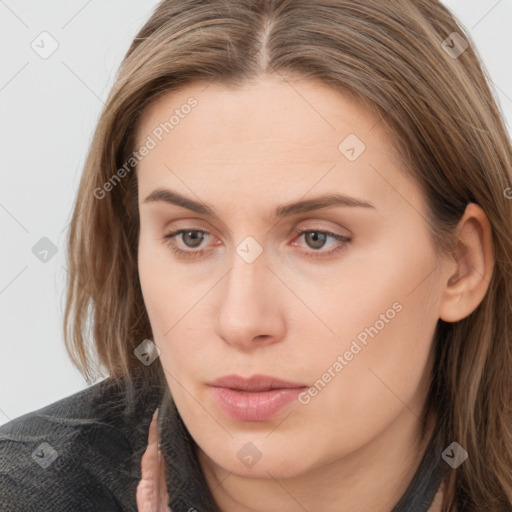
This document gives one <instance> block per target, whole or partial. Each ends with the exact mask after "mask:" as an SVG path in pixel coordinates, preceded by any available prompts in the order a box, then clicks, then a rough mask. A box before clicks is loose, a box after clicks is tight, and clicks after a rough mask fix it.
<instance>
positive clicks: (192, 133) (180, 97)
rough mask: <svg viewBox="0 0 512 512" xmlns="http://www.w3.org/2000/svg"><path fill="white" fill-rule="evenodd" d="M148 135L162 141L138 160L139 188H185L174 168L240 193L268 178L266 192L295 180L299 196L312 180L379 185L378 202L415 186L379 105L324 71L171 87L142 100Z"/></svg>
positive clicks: (139, 137) (142, 129) (292, 185)
mask: <svg viewBox="0 0 512 512" xmlns="http://www.w3.org/2000/svg"><path fill="white" fill-rule="evenodd" d="M190 105H194V106H193V107H190ZM155 133H156V135H155ZM148 137H151V138H152V139H153V140H154V141H155V143H156V144H155V146H154V148H153V149H151V151H150V152H149V154H148V155H147V156H145V157H144V159H143V161H141V162H140V163H139V165H138V169H137V172H138V175H139V178H140V180H139V183H140V185H139V186H140V189H142V193H144V192H147V193H149V191H150V188H151V187H152V186H153V185H154V184H155V183H157V182H158V184H159V185H166V184H169V185H171V184H176V185H177V186H178V187H179V188H181V189H182V190H186V189H184V188H183V184H179V183H176V181H177V179H176V176H177V175H180V176H182V177H186V181H187V183H188V184H189V185H190V187H193V189H194V190H195V191H199V190H204V191H207V192H208V193H211V192H212V191H214V190H219V189H220V188H221V187H223V186H226V187H228V186H229V187H231V189H232V187H233V186H236V187H237V190H238V192H239V193H240V194H241V196H240V197H242V195H243V194H244V193H246V194H247V195H248V196H250V195H251V193H252V194H253V195H254V191H255V186H256V187H261V184H262V183H265V184H267V186H268V189H269V192H268V193H269V194H271V193H272V191H280V192H282V191H283V189H289V190H293V192H294V194H293V195H294V197H296V196H297V195H304V194H306V193H307V192H308V190H309V189H312V188H317V190H318V192H325V191H326V190H327V189H329V190H331V189H337V190H339V191H342V192H346V193H350V192H352V193H355V194H356V195H359V196H361V195H363V194H366V196H375V195H380V202H389V201H393V200H394V201H396V199H397V198H396V194H397V190H396V187H401V188H402V190H403V193H413V194H414V193H415V192H414V191H412V190H410V188H411V186H412V187H414V184H413V183H405V182H404V180H406V179H407V178H406V175H405V173H402V172H399V168H398V158H396V156H397V155H396V146H395V144H394V141H395V139H394V134H393V132H392V131H391V130H389V129H388V128H387V127H386V125H385V124H384V123H383V122H382V119H381V118H380V116H379V115H378V113H377V112H376V111H374V110H370V109H369V108H368V106H367V105H366V104H365V103H363V102H362V101H361V100H357V99H356V98H355V96H354V95H352V94H347V93H341V92H340V91H337V90H335V89H333V88H331V87H329V86H327V85H325V84H323V83H320V82H318V81H311V80H304V79H296V80H293V81H292V80H285V79H282V78H279V77H262V78H259V79H257V80H254V81H251V82H247V83H245V84H244V85H242V86H237V87H228V86H225V85H223V84H220V83H216V82H213V83H210V84H207V83H193V84H189V85H187V86H184V87H182V88H180V89H178V90H175V91H167V92H166V93H164V94H162V95H161V96H160V97H158V98H157V99H156V101H154V102H152V104H151V105H150V106H149V107H147V108H146V109H145V110H144V112H143V115H142V116H141V118H140V121H139V124H138V130H137V133H136V141H137V142H136V144H137V147H140V146H141V145H143V144H144V141H145V140H147V138H148ZM160 139H161V140H160ZM354 156H355V157H356V158H354ZM170 169H173V170H174V171H175V173H171V172H169V171H170ZM331 171H333V172H331ZM172 174H174V176H173V175H172ZM205 179H206V181H205ZM386 182H387V183H388V185H387V188H386ZM317 183H318V187H317V186H316V185H315V184H317ZM390 184H391V187H390ZM393 184H394V185H393ZM320 188H321V189H322V190H320ZM393 188H395V190H393ZM406 189H409V190H408V191H406ZM317 190H315V191H317ZM142 193H141V195H142ZM276 193H277V192H276ZM416 193H417V191H416ZM368 199H369V200H370V198H369V197H368ZM374 199H375V197H374ZM418 200H421V198H418ZM372 202H374V203H375V202H378V201H372Z"/></svg>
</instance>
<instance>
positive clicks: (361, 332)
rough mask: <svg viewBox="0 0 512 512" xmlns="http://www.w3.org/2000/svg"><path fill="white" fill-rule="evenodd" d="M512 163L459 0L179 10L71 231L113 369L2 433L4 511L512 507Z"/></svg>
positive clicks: (169, 4)
mask: <svg viewBox="0 0 512 512" xmlns="http://www.w3.org/2000/svg"><path fill="white" fill-rule="evenodd" d="M511 167H512V146H511V144H510V139H509V136H508V134H507V131H506V129H505V126H504V122H503V119H502V116H501V112H500V111H499V109H498V107H497V104H496V101H495V99H494V97H493V95H492V92H491V90H490V88H489V83H488V81H487V79H486V76H485V74H484V69H483V66H482V64H481V62H480V61H479V59H478V57H477V55H476V50H475V48H474V45H473V44H472V43H471V40H470V38H469V36H468V34H467V33H466V32H465V31H464V29H463V27H462V26H460V25H458V24H457V21H456V19H455V17H454V16H453V15H452V14H451V13H450V12H449V11H448V10H447V9H446V7H444V6H443V5H442V4H441V3H440V2H438V1H432V0H415V1H412V2H411V1H409V0H407V1H406V0H399V1H396V2H382V1H377V0H359V1H354V0H351V1H344V0H318V1H314V2H303V1H302V0H293V1H291V0H285V1H279V2H277V1H270V0H258V1H252V0H251V1H249V0H248V1H236V2H225V1H216V0H209V1H207V0H202V1H200V0H179V1H163V2H161V3H160V4H159V5H158V7H157V8H156V10H155V12H154V14H153V15H152V16H151V18H150V19H149V20H148V22H147V23H146V24H145V26H144V27H143V28H142V30H141V31H140V32H139V34H138V35H137V36H136V38H135V39H134V41H133V43H132V45H131V47H130V49H129V50H128V52H127V55H126V57H125V59H124V60H123V63H122V65H121V68H120V71H119V74H118V77H117V79H116V82H115V84H114V86H113V89H112V91H111V93H110V96H109V98H108V100H107V105H106V108H105V110H104V112H103V114H102V116H101V118H100V120H99V123H98V126H97V129H96V132H95V135H94V140H93V142H92V145H91V150H90V153H89V156H88V160H87V162H86V165H85V169H84V172H83V176H82V180H81V183H80V187H79V191H78V196H77V202H76V205H75V209H74V215H73V219H72V224H71V228H70V233H69V270H70V276H71V278H70V281H69V288H68V297H67V307H66V315H65V333H66V341H67V347H68V350H69V354H70V356H71V358H72V360H73V361H74V363H75V364H76V366H77V367H78V368H79V369H80V370H81V371H82V372H83V374H84V376H85V377H86V378H87V379H89V381H91V380H92V377H93V376H94V375H95V366H94V357H95V355H96V356H97V359H98V361H99V367H98V368H97V369H98V370H99V369H103V371H104V372H105V373H106V374H107V376H108V377H107V379H105V380H104V381H102V382H100V383H98V384H95V385H94V386H92V387H90V388H89V389H87V390H85V391H82V392H80V393H77V394H75V395H72V396H70V397H68V398H66V399H64V400H62V401H60V402H57V403H56V404H52V405H50V406H48V407H46V408H43V409H41V410H39V411H35V412H34V413H31V414H29V415H26V416H24V417H21V418H18V419H16V420H14V422H11V423H9V424H7V425H6V426H4V427H2V429H0V432H1V433H2V438H0V440H1V441H2V443H1V444H0V446H2V450H3V453H2V455H3V459H4V460H5V461H7V462H6V463H5V468H6V469H3V470H2V473H0V474H2V486H3V489H4V493H5V496H6V497H5V498H2V499H3V500H4V501H3V502H0V503H2V505H4V503H5V505H4V506H6V507H8V509H9V510H16V509H17V508H16V507H18V508H19V510H30V509H31V508H30V507H33V508H34V509H37V510H136V509H137V508H138V510H139V511H148V510H158V511H164V510H167V509H169V510H172V511H173V512H181V511H188V512H193V511H194V510H197V511H203V510H204V511H210V510H220V511H222V512H232V511H233V512H234V511H236V512H238V511H249V510H250V511H276V510H281V511H290V512H292V511H293V512H295V511H300V510H310V511H337V512H340V511H341V512H343V511H354V510H358V511H359V510H360V511H368V510H372V511H374V512H375V511H378V512H387V511H393V512H397V511H414V512H426V511H430V512H434V511H443V512H445V511H455V510H456V511H458V512H467V511H482V510H491V511H510V510H512V408H511V389H512V369H511V368H512V366H511V365H512V351H511V350H510V329H511V327H510V324H509V318H510V312H511V308H512V303H511V301H512V294H511V293H510V290H511V284H512V268H511V265H512V263H511V262H512V259H511V255H512V236H511V235H512V226H511V218H512V210H511V201H510V198H511V197H512V188H511V187H512V176H511V171H510V169H511ZM89 313H90V315H91V317H90V318H89V316H88V315H89ZM89 322H90V323H89ZM88 329H91V333H92V345H90V344H89V343H88ZM157 410H158V416H157V417H156V411H157ZM152 420H153V421H152ZM44 443H46V444H44ZM30 452H32V456H31V457H29V456H27V454H29V455H30ZM37 459H39V461H38V460H37ZM34 461H35V462H34ZM35 463H37V464H35ZM43 466H45V467H44V471H40V467H41V468H42V467H43ZM37 471H39V473H38V472H37ZM27 486H29V487H27ZM27 488H28V489H29V492H27ZM45 496H51V497H52V500H53V502H52V501H51V500H48V499H45ZM50 503H51V505H50ZM45 507H47V508H45Z"/></svg>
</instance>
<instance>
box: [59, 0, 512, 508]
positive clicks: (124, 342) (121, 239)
mask: <svg viewBox="0 0 512 512" xmlns="http://www.w3.org/2000/svg"><path fill="white" fill-rule="evenodd" d="M454 32H456V33H457V34H458V36H454V35H453V33H454ZM461 41H462V43H461ZM464 41H466V42H467V43H468V45H469V46H468V47H467V48H465V45H464V44H463V43H464ZM464 48H465V49H464ZM262 73H268V74H275V75H279V76H281V77H283V78H285V77H287V76H292V75H296V76H300V77H304V78H311V79H314V80H320V81H322V82H323V83H325V84H328V85H330V86H332V87H335V88H337V89H338V90H339V91H340V93H342V94H343V93H346V94H352V95H353V96H354V97H357V98H359V99H361V100H362V101H364V103H365V104H366V105H368V106H371V108H373V109H375V111H377V112H378V113H379V114H380V116H381V119H382V121H383V122H384V123H386V125H388V126H389V127H390V128H392V129H393V131H394V133H395V134H396V136H397V139H396V140H397V143H396V150H397V154H399V155H400V157H401V158H402V160H403V167H404V169H407V172H409V173H410V174H411V175H412V176H413V177H414V178H415V179H416V180H417V183H418V184H420V186H421V187H422V189H423V190H424V193H425V197H426V199H427V203H428V208H429V217H428V224H429V228H430V230H431V233H432V240H433V244H434V247H435V248H436V250H438V251H439V253H440V254H441V253H447V252H449V251H451V250H453V248H454V242H455V240H454V228H455V226H456V225H457V222H458V220H459V219H460V218H461V216H462V214H463V212H464V210H465V207H466V205H467V204H468V203H469V202H474V203H477V204H478V205H480V206H481V207H482V208H483V210H484V211H485V213H486V215H487V217H488V219H489V222H490V224H491V229H492V234H493V251H494V257H495V266H494V271H493V275H492V277H491V278H490V283H489V288H488V291H487V293H486V296H485V297H484V299H483V301H482V302H481V303H480V304H479V306H478V307H477V309H476V310H475V311H474V312H473V313H472V314H471V315H469V316H468V317H466V318H464V319H463V320H461V321H459V322H455V323H447V322H443V321H442V320H439V322H438V325H437V329H436V335H435V340H434V346H433V350H434V352H435V365H434V371H433V374H432V381H431V387H430V390H429V396H428V400H427V404H426V409H425V415H424V418H426V417H427V414H428V412H430V411H435V412H436V415H437V418H438V424H437V427H438V428H441V429H444V432H445V435H446V439H449V440H451V441H457V442H458V443H459V444H460V445H461V446H462V447H464V448H465V449H466V451H467V452H468V453H469V458H468V459H467V460H466V461H465V462H464V463H463V464H462V465H460V466H459V467H458V468H457V469H456V470H450V471H449V472H448V473H447V475H446V478H445V481H444V483H445V486H446V487H445V495H444V503H443V511H448V510H454V509H455V508H457V509H458V510H460V511H471V510H475V511H476V510H478V511H481V510H492V511H493V512H495V511H500V510H512V400H511V393H512V325H511V323H510V322H511V319H512V209H511V208H512V206H511V205H512V201H511V200H510V198H511V197H512V188H510V187H512V176H511V169H512V147H511V141H510V138H509V135H508V133H507V131H506V128H505V126H504V122H503V113H502V111H501V110H500V107H499V103H498V100H497V96H496V92H495V90H494V89H493V87H492V82H491V80H490V79H489V77H488V74H487V72H486V70H485V67H484V65H483V64H482V62H481V59H480V57H479V56H478V53H477V50H476V48H475V45H474V43H473V42H472V40H471V37H470V35H469V33H468V32H467V30H466V29H465V28H464V26H463V25H462V24H461V23H460V22H459V21H458V20H457V18H456V17H455V15H454V14H453V13H452V12H450V11H449V9H447V8H446V7H445V6H444V5H443V4H441V2H440V1H438V0H393V1H383V0H172V1H170V0H169V1H165V0H164V1H163V2H161V3H160V4H159V5H158V6H157V7H156V9H155V11H154V13H153V14H152V16H151V17H150V19H149V20H148V21H147V22H146V24H145V25H144V27H143V28H142V29H141V30H140V32H139V33H138V34H137V36H136V37H135V39H134V40H133V43H132V44H131V46H130V48H129V50H128V52H127V54H126V56H125V58H124V60H123V62H122V64H121V66H120V69H119V72H118V75H117V77H116V81H115V83H114V86H113V88H112V90H111V92H110V94H109V97H108V99H107V102H106V106H105V108H104V110H103V112H102V115H101V117H100V119H99V122H98V125H97V128H96V131H95V133H94V138H93V141H92V144H91V148H90V151H89V153H88V157H87V161H86V164H85V168H84V171H83V175H82V178H81V182H80V185H79V190H78V195H77V200H76V204H75V208H74V212H73V217H72V222H71V226H70V230H69V245H68V254H69V281H68V293H67V297H66V309H65V319H64V333H65V339H66V346H67V350H68V353H69V355H70V357H71V359H72V361H73V363H74V364H75V365H76V366H77V368H78V369H79V370H80V371H81V372H82V373H83V375H84V377H85V379H86V380H87V381H88V382H89V383H90V382H92V379H94V378H96V377H97V376H98V375H99V374H101V372H103V373H105V372H106V374H107V375H108V376H111V377H113V378H116V379H117V378H121V377H127V378H128V380H130V379H134V378H135V377H137V376H142V377H141V378H142V379H143V380H144V382H146V383H147V384H148V385H151V383H153V384H154V383H158V384H159V385H161V384H162V383H163V371H162V367H161V365H160V363H159V361H158V360H157V361H155V363H154V364H152V365H150V366H148V367H145V366H144V365H142V364H141V362H140V361H139V359H138V358H137V357H136V356H135V355H134V349H135V348H136V347H137V346H138V345H139V344H140V343H141V342H142V341H143V340H145V339H151V337H152V332H151V326H150V323H149V319H148V316H147V313H146V310H145V307H144V302H143V297H142V293H141V288H140V283H139V278H138V271H137V244H138V230H139V218H138V207H137V176H136V163H134V161H133V158H131V156H132V155H133V151H134V150H135V149H136V148H134V134H135V130H136V127H137V121H138V119H139V118H140V114H141V112H142V110H143V109H144V107H145V106H147V105H148V104H149V102H150V101H154V100H155V99H156V98H157V97H158V95H160V94H161V93H163V92H165V91H169V90H173V89H176V88H178V87H181V86H183V85H186V84H188V83H192V82H197V81H202V82H204V83H208V82H209V81H213V80H216V81H217V82H220V83H222V84H225V85H229V86H235V87H236V86H237V85H239V84H242V83H243V82H244V81H245V80H247V79H253V78H255V77H257V76H258V75H260V74H262ZM126 162H131V164H130V165H129V166H128V167H127V166H126ZM121 168H124V170H125V171H124V172H121V173H119V169H121ZM107 182H109V183H110V184H111V186H109V187H108V191H106V190H107V187H105V184H106V183H107Z"/></svg>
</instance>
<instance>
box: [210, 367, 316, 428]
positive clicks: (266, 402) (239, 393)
mask: <svg viewBox="0 0 512 512" xmlns="http://www.w3.org/2000/svg"><path fill="white" fill-rule="evenodd" d="M209 385H210V387H211V389H212V392H213V395H214V398H215V400H216V402H217V405H218V406H219V407H220V408H221V409H222V411H223V412H224V413H225V414H227V415H228V416H229V417H230V418H232V419H234V420H236V421H267V420H269V419H271V418H273V417H274V416H276V415H277V413H278V412H280V411H281V410H282V409H283V408H284V407H285V406H287V405H288V404H290V402H292V401H293V400H295V399H296V398H297V397H298V395H299V394H300V393H302V392H303V391H304V390H306V389H307V388H308V386H307V385H306V384H303V383H296V382H289V381H284V380H282V379H278V378H276V377H271V376H267V375H254V376H252V377H250V378H247V379H245V378H243V377H239V376H238V375H227V376H225V377H221V378H220V379H217V380H215V381H214V382H212V383H210V384H209Z"/></svg>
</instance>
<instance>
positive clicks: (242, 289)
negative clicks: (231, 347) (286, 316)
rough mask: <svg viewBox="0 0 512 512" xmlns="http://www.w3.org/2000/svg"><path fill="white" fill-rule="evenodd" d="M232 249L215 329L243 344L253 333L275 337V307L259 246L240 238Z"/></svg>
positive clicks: (273, 295)
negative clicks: (229, 267) (230, 265)
mask: <svg viewBox="0 0 512 512" xmlns="http://www.w3.org/2000/svg"><path fill="white" fill-rule="evenodd" d="M249 238H250V237H249ZM235 251H236V252H235V254H234V255H233V260H232V261H233V264H232V268H231V270H230V271H229V273H228V275H227V276H226V281H225V283H224V287H223V288H222V292H221V293H222V297H221V299H220V302H219V310H218V323H217V330H218V335H219V336H221V337H222V338H223V339H224V340H225V341H226V342H228V343H230V344H236V345H239V346H245V347H247V346H248V345H250V344H251V342H252V341H253V340H254V338H256V337H258V339H260V340H261V338H262V337H264V338H265V339H267V340H271V339H274V338H275V336H276V335H277V331H276V327H278V326H279V322H278V321H277V319H278V317H279V308H277V307H276V291H275V289H274V285H273V284H272V278H274V276H273V275H272V272H270V270H269V268H268V267H267V263H268V259H267V257H266V254H265V253H264V251H263V250H262V247H261V246H260V245H259V244H258V243H257V242H256V241H255V240H254V239H252V240H251V239H244V240H243V241H242V242H241V243H240V244H239V245H238V246H237V247H235ZM274 279H275V278H274Z"/></svg>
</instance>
